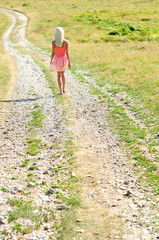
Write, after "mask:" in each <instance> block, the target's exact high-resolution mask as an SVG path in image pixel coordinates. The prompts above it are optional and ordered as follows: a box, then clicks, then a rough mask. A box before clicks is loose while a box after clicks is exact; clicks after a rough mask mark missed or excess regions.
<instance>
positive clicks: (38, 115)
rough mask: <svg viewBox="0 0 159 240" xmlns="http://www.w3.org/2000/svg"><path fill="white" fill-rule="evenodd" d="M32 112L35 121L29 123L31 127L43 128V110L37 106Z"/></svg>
mask: <svg viewBox="0 0 159 240" xmlns="http://www.w3.org/2000/svg"><path fill="white" fill-rule="evenodd" d="M34 109H35V110H34V111H33V112H32V116H33V119H32V120H31V121H30V122H29V126H30V127H41V126H42V123H43V120H44V119H45V116H44V115H43V114H42V108H41V107H40V105H38V104H36V105H35V106H34Z"/></svg>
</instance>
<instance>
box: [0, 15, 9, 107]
mask: <svg viewBox="0 0 159 240" xmlns="http://www.w3.org/2000/svg"><path fill="white" fill-rule="evenodd" d="M8 24H9V22H8V18H7V17H6V15H4V14H1V13H0V39H1V38H2V34H3V32H4V30H5V29H6V27H7V26H8ZM0 59H1V64H0V100H3V99H4V98H5V97H6V94H7V92H8V90H9V82H10V77H11V75H10V70H9V67H8V66H9V64H8V61H9V60H8V56H7V55H6V52H5V50H4V48H3V45H2V40H0ZM0 104H1V102H0Z"/></svg>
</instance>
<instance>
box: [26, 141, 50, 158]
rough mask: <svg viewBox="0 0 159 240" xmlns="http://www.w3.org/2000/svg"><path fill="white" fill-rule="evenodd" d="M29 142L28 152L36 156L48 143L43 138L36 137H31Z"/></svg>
mask: <svg viewBox="0 0 159 240" xmlns="http://www.w3.org/2000/svg"><path fill="white" fill-rule="evenodd" d="M27 143H29V145H28V147H27V151H26V153H28V154H29V155H31V156H35V155H37V154H38V153H40V150H39V149H41V148H44V147H45V146H46V144H43V143H42V140H41V139H36V138H30V139H29V140H28V141H27Z"/></svg>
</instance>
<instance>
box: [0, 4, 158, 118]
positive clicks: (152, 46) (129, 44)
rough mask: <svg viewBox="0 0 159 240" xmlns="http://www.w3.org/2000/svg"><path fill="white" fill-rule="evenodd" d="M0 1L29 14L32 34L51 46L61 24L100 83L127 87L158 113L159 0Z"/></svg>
mask: <svg viewBox="0 0 159 240" xmlns="http://www.w3.org/2000/svg"><path fill="white" fill-rule="evenodd" d="M1 6H3V7H6V8H13V9H17V10H19V11H22V12H24V13H26V14H27V16H28V17H29V19H30V22H29V27H28V38H29V39H30V40H31V41H32V42H35V43H36V45H38V46H40V47H41V48H43V49H48V50H49V51H51V44H50V43H51V40H52V39H53V35H54V29H55V27H56V26H62V27H63V28H64V30H65V33H66V35H65V36H66V38H67V39H69V41H70V55H71V59H72V62H73V63H74V64H76V65H78V66H82V67H83V69H87V70H88V72H89V73H92V74H93V75H94V76H96V77H98V78H99V80H98V81H99V82H100V83H101V84H106V83H109V84H110V83H111V84H119V85H122V86H124V87H125V88H126V90H129V92H131V94H132V95H135V96H136V95H137V97H138V98H139V99H141V101H142V103H143V104H144V105H145V106H146V107H147V108H148V109H149V110H150V111H151V112H152V113H154V114H158V112H159V94H157V93H158V92H159V77H158V76H159V68H158V65H159V51H158V40H159V14H158V13H159V8H158V2H157V0H149V1H140V0H138V1H135V0H130V1H129V2H127V1H125V0H124V1H120V0H115V1H113V3H112V2H110V1H109V0H106V1H105V0H103V1H101V0H100V1H99V0H96V1H93V0H92V1H84V0H81V1H75V0H69V1H66V2H63V1H61V0H57V1H53V0H49V1H47V4H46V2H45V1H44V0H40V1H38V2H37V1H34V2H33V1H30V0H27V1H22V0H21V1H17V0H15V1H14V2H13V1H11V0H7V1H6V0H4V1H3V3H1ZM41 9H42V13H41ZM97 73H98V74H97Z"/></svg>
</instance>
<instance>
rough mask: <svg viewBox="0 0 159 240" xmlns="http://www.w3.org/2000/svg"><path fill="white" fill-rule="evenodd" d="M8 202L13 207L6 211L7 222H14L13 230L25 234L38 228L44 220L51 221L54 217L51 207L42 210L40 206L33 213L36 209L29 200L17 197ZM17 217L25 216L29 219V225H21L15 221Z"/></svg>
mask: <svg viewBox="0 0 159 240" xmlns="http://www.w3.org/2000/svg"><path fill="white" fill-rule="evenodd" d="M8 204H9V205H10V206H12V207H14V208H13V209H12V210H11V211H9V212H8V222H9V223H11V222H14V226H13V227H12V229H13V230H17V231H19V232H22V233H23V234H27V233H30V232H32V231H33V230H35V229H38V228H39V227H40V225H41V224H42V223H44V222H48V221H52V220H54V219H55V215H54V212H53V210H52V209H49V208H48V209H46V210H45V211H42V212H41V210H42V208H39V212H38V213H35V212H34V210H36V209H38V208H37V207H33V206H32V205H31V202H23V201H21V200H18V199H15V198H14V199H9V200H8ZM19 218H25V219H29V220H31V222H32V224H31V225H26V226H22V225H21V224H19V223H18V222H17V220H18V219H19Z"/></svg>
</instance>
